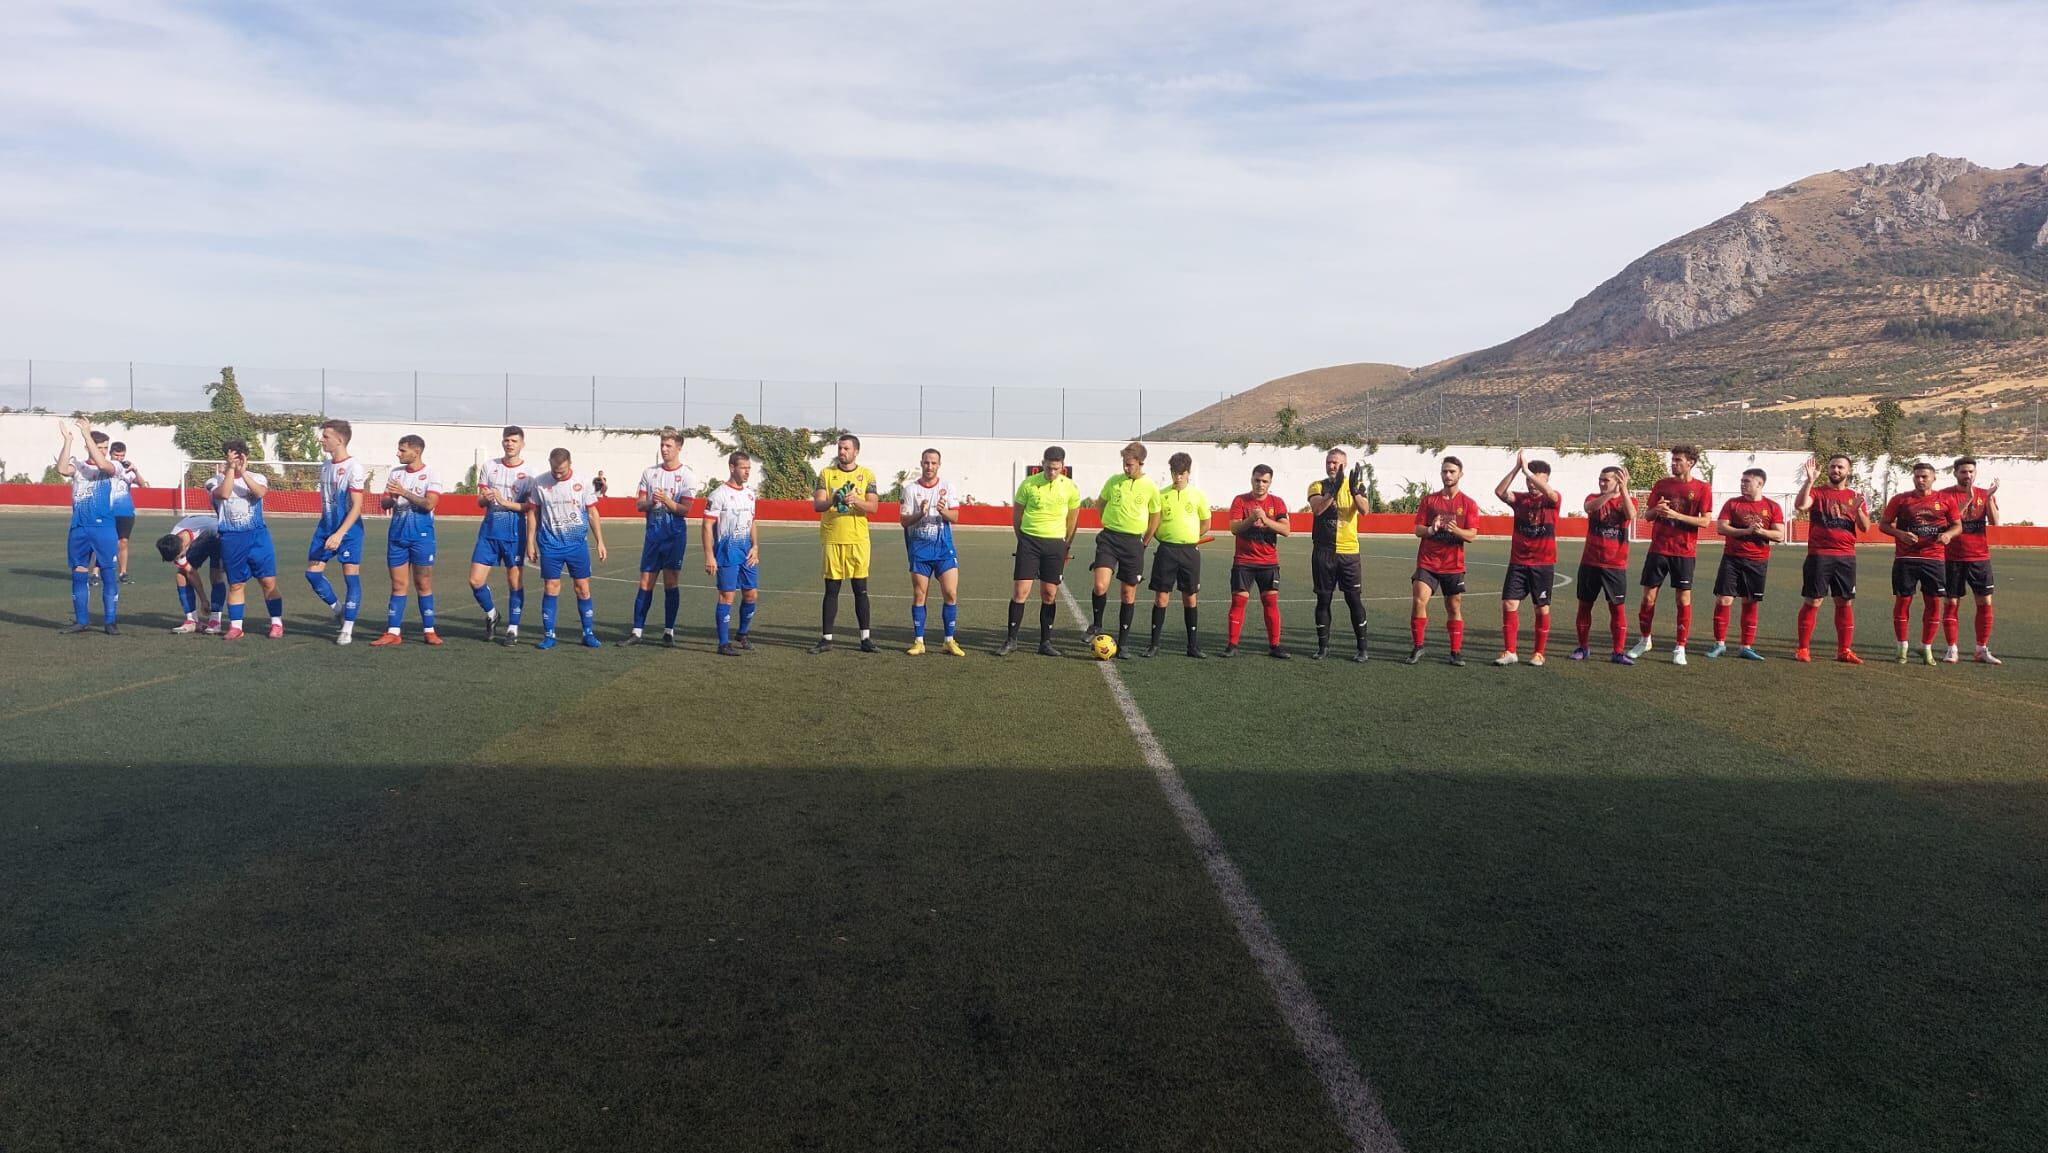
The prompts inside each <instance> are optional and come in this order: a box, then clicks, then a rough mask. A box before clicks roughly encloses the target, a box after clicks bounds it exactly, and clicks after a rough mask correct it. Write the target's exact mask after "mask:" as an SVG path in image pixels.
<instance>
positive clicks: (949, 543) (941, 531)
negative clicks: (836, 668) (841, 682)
mask: <svg viewBox="0 0 2048 1153" xmlns="http://www.w3.org/2000/svg"><path fill="white" fill-rule="evenodd" d="M939 459H940V458H939V450H938V449H935V448H928V449H925V450H924V451H923V452H922V453H920V454H918V458H917V480H916V481H914V482H912V483H911V484H909V485H907V486H905V488H904V489H903V505H902V509H901V510H900V511H901V513H902V521H903V544H904V548H905V549H906V550H907V551H908V552H909V554H910V632H911V641H910V649H909V652H910V655H911V656H914V657H915V656H922V655H923V654H924V622H925V601H926V600H928V599H929V598H930V596H931V586H932V582H933V581H935V580H936V581H938V582H939V595H940V596H941V597H943V598H944V599H945V604H944V606H943V607H942V608H941V609H940V615H941V620H942V621H943V622H944V627H945V630H946V642H945V647H946V651H947V652H948V653H950V654H952V655H953V656H956V657H964V656H966V655H967V650H965V649H963V648H961V647H960V642H959V641H958V640H957V639H955V637H954V633H955V631H956V630H957V629H958V627H959V624H960V558H959V556H958V555H956V554H955V553H954V551H953V525H954V524H955V523H956V522H958V521H959V519H960V512H959V510H958V509H957V508H956V507H955V505H956V503H957V498H956V497H955V496H954V493H953V485H952V484H951V482H949V481H945V480H941V479H940V478H939Z"/></svg>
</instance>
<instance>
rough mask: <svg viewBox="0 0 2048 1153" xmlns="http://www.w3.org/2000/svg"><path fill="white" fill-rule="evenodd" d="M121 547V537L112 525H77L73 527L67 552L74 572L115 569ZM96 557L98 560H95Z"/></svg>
mask: <svg viewBox="0 0 2048 1153" xmlns="http://www.w3.org/2000/svg"><path fill="white" fill-rule="evenodd" d="M120 546H121V538H120V535H119V534H118V533H116V532H115V531H114V526H113V525H112V524H111V523H109V524H100V525H89V524H75V525H72V526H71V539H70V540H69V542H68V543H67V546H66V551H67V552H68V553H69V554H70V557H71V567H72V568H73V569H74V570H75V569H82V568H113V567H114V566H115V564H116V563H117V562H116V561H115V557H116V556H118V555H119V549H120ZM95 557H97V558H98V559H97V560H95V559H94V558H95Z"/></svg>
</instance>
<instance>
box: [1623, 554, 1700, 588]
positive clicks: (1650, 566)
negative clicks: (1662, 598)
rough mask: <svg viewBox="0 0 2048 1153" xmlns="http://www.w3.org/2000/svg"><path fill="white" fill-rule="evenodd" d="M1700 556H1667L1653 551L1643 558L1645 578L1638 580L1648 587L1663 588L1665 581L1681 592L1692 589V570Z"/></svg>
mask: <svg viewBox="0 0 2048 1153" xmlns="http://www.w3.org/2000/svg"><path fill="white" fill-rule="evenodd" d="M1698 560H1699V558H1698V557H1691V556H1666V555H1665V554H1663V553H1661V552H1653V553H1651V554H1650V555H1649V556H1647V557H1645V558H1643V579H1642V580H1640V581H1638V582H1636V583H1638V584H1640V585H1642V586H1643V587H1644V588H1646V589H1654V588H1662V587H1663V585H1664V582H1665V581H1667V580H1668V581H1670V582H1671V587H1672V588H1674V589H1676V590H1677V591H1679V592H1682V593H1684V592H1691V591H1692V570H1693V565H1694V563H1695V562H1697V561H1698Z"/></svg>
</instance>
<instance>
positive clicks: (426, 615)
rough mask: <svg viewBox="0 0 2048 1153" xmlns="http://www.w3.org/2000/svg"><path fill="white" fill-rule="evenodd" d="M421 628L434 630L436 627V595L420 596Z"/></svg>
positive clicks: (424, 594) (425, 594)
mask: <svg viewBox="0 0 2048 1153" xmlns="http://www.w3.org/2000/svg"><path fill="white" fill-rule="evenodd" d="M420 627H422V628H425V629H428V630H430V631H431V630H432V629H433V627H434V594H433V593H421V594H420Z"/></svg>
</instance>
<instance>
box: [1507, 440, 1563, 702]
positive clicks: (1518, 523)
mask: <svg viewBox="0 0 2048 1153" xmlns="http://www.w3.org/2000/svg"><path fill="white" fill-rule="evenodd" d="M1516 476H1526V477H1528V483H1527V487H1526V488H1524V489H1523V490H1522V491H1521V492H1514V491H1511V487H1510V486H1512V485H1513V484H1514V483H1515V477H1516ZM1493 495H1494V496H1496V497H1498V498H1500V499H1501V500H1502V501H1504V502H1506V504H1507V506H1508V507H1509V508H1511V509H1513V510H1514V512H1515V529H1514V538H1513V541H1512V543H1511V544H1509V546H1508V575H1507V579H1506V580H1505V581H1503V582H1502V583H1501V588H1500V633H1501V637H1502V640H1503V642H1504V643H1503V644H1502V645H1501V653H1500V655H1499V656H1498V657H1495V658H1494V660H1493V663H1494V664H1496V665H1511V664H1514V663H1515V662H1516V661H1518V660H1520V659H1521V657H1520V655H1519V654H1517V653H1516V652H1515V639H1516V634H1518V633H1520V632H1521V631H1522V616H1521V613H1522V601H1523V599H1524V598H1527V599H1528V601H1529V603H1530V604H1532V605H1534V606H1535V608H1536V649H1535V651H1534V652H1532V653H1530V654H1529V663H1530V664H1531V665H1534V666H1535V667H1537V668H1539V669H1540V668H1542V667H1543V650H1544V648H1545V647H1546V646H1548V645H1549V643H1550V589H1551V586H1552V585H1553V584H1555V583H1556V582H1557V510H1558V507H1559V506H1560V505H1562V504H1563V503H1564V497H1563V496H1561V495H1560V494H1559V493H1558V491H1557V490H1556V489H1554V488H1552V487H1550V464H1549V463H1548V462H1547V461H1541V460H1524V459H1523V456H1522V454H1521V453H1519V452H1518V453H1516V454H1515V467H1513V468H1511V469H1509V470H1508V474H1507V475H1506V476H1505V477H1502V478H1501V482H1500V483H1499V484H1497V485H1495V486H1493Z"/></svg>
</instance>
